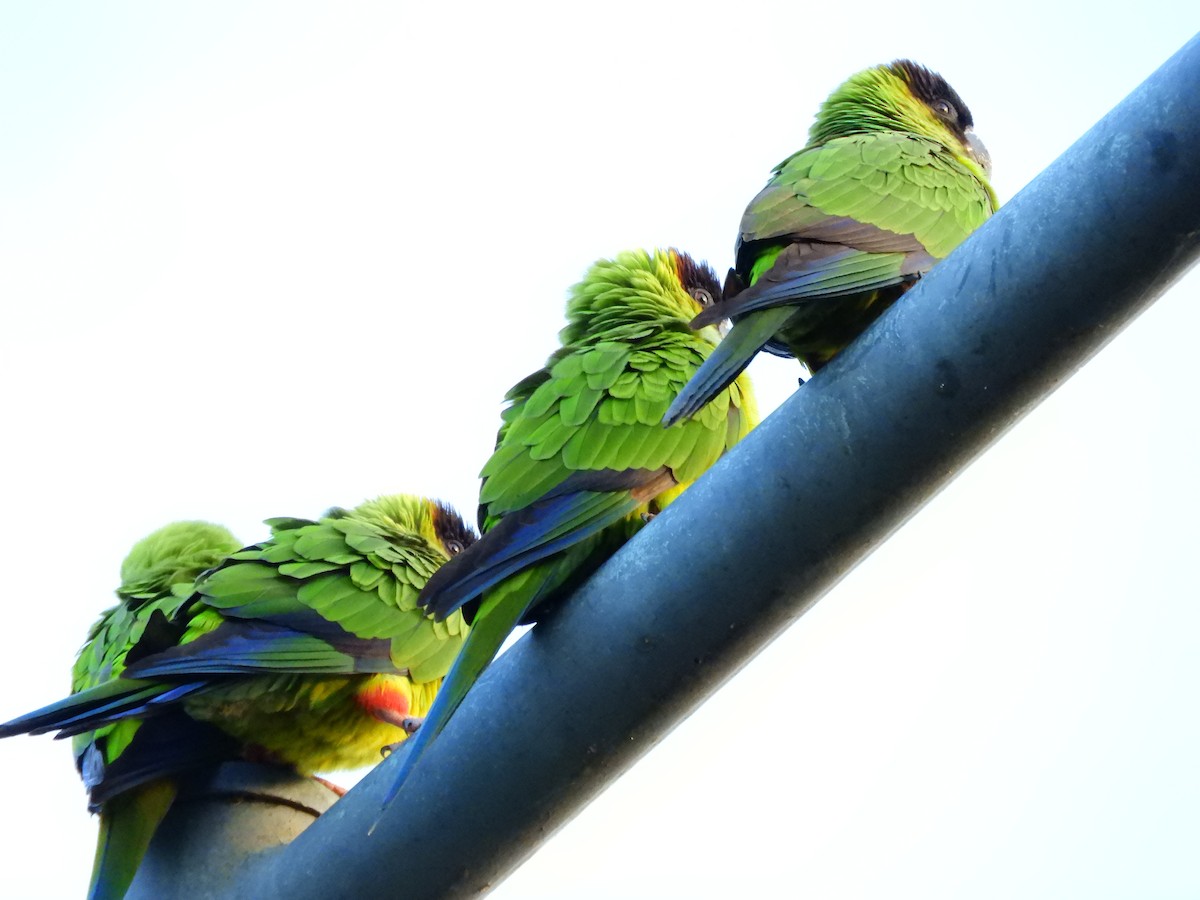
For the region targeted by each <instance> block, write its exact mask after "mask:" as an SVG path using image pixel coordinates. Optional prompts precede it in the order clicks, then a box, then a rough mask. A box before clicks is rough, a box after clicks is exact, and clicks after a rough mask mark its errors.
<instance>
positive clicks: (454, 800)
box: [230, 39, 1200, 900]
mask: <svg viewBox="0 0 1200 900" xmlns="http://www.w3.org/2000/svg"><path fill="white" fill-rule="evenodd" d="M1198 249H1200V40H1197V39H1193V40H1192V41H1191V42H1190V43H1189V44H1188V45H1187V46H1185V47H1184V48H1183V49H1182V50H1181V51H1180V52H1179V53H1177V54H1176V55H1175V56H1174V57H1172V58H1171V59H1170V60H1169V61H1168V62H1167V63H1166V64H1164V65H1163V66H1162V68H1160V69H1159V70H1158V71H1157V72H1156V73H1155V74H1154V75H1152V76H1151V77H1150V78H1149V79H1148V80H1147V81H1146V82H1145V83H1144V84H1143V85H1142V86H1141V87H1139V88H1138V89H1137V90H1136V91H1135V92H1134V93H1133V94H1132V95H1131V96H1130V97H1129V98H1127V99H1126V100H1125V101H1123V102H1122V103H1121V104H1120V105H1119V106H1118V107H1117V108H1116V109H1114V110H1113V111H1112V112H1111V113H1110V114H1109V115H1108V116H1106V117H1105V118H1104V119H1103V120H1102V121H1101V122H1099V123H1098V124H1097V125H1096V126H1095V127H1094V128H1093V129H1091V131H1089V132H1088V133H1087V134H1086V135H1085V136H1084V137H1083V138H1082V139H1080V140H1079V141H1078V142H1077V143H1076V144H1075V145H1074V146H1073V147H1071V149H1070V150H1068V151H1067V152H1066V153H1064V154H1063V156H1062V157H1061V158H1059V159H1058V160H1057V161H1056V162H1055V163H1054V164H1053V165H1051V166H1050V167H1049V168H1048V169H1047V170H1046V171H1045V172H1044V173H1042V175H1040V176H1039V177H1038V178H1037V179H1036V180H1035V181H1034V182H1033V183H1032V184H1031V185H1029V187H1028V188H1026V189H1025V190H1024V191H1022V192H1021V194H1020V195H1019V196H1018V197H1017V198H1015V199H1014V200H1013V201H1012V202H1011V203H1010V204H1008V206H1006V207H1005V208H1004V209H1003V210H1001V211H1000V213H999V214H998V215H997V216H995V217H994V218H993V219H992V220H991V221H990V222H988V223H987V224H986V225H985V226H984V227H983V228H982V229H980V231H979V232H978V233H977V234H976V235H974V236H973V237H972V238H971V239H970V240H969V241H968V242H967V243H966V244H964V245H963V246H962V247H961V248H960V249H959V250H957V251H956V252H955V253H954V254H952V255H951V257H950V258H949V259H947V260H946V261H945V262H944V263H943V264H941V265H940V266H939V267H938V268H937V269H935V270H934V272H933V273H932V274H931V275H930V276H929V277H928V278H926V279H925V281H924V282H923V283H922V284H921V285H920V286H919V287H918V288H917V289H916V290H914V291H912V292H911V293H910V294H908V295H907V296H906V297H905V299H904V300H903V302H901V303H900V304H898V305H897V306H896V307H894V308H893V309H892V310H890V311H889V313H888V314H887V315H885V316H883V317H882V318H881V319H880V320H879V321H878V322H877V323H876V324H875V326H874V327H872V328H871V329H870V331H869V332H868V333H867V334H865V335H864V336H863V337H862V338H861V339H860V340H859V341H857V342H856V343H855V344H854V345H853V346H852V347H850V348H849V349H848V350H847V351H845V353H843V354H842V355H841V356H840V357H839V358H838V359H836V360H834V362H833V363H831V364H830V365H829V366H828V367H827V368H826V369H825V370H824V371H822V372H821V373H820V374H819V375H818V376H817V377H815V378H814V379H812V380H811V381H810V382H809V383H808V384H807V385H806V386H805V387H804V388H803V389H801V390H799V391H798V392H797V393H796V394H795V395H794V396H793V397H792V398H790V399H789V400H788V402H787V403H786V404H784V405H783V406H782V407H781V408H780V409H779V410H778V411H777V412H776V413H775V414H774V415H772V416H770V417H769V419H768V420H767V421H766V422H764V423H763V425H762V426H761V427H760V428H759V429H758V430H756V431H755V433H754V434H752V435H751V436H750V437H749V439H747V440H746V441H745V442H744V443H743V444H742V445H741V446H739V447H737V448H736V449H735V450H734V451H733V452H732V453H731V454H729V456H727V457H726V458H725V459H724V460H723V461H722V462H721V463H720V464H719V465H718V466H717V467H716V468H715V469H714V470H713V471H712V472H710V473H709V474H708V475H707V476H706V477H705V478H703V479H701V481H700V482H699V483H697V484H696V485H695V486H694V487H693V488H692V489H691V490H690V491H689V492H688V493H687V494H686V495H685V496H684V497H683V498H682V499H681V500H679V501H678V502H677V503H676V504H675V505H673V506H672V507H671V508H670V509H669V510H667V512H665V513H664V514H663V515H661V516H659V517H658V519H657V520H656V521H654V522H653V523H651V525H650V526H648V527H647V528H646V529H644V530H643V531H642V533H641V534H639V535H638V536H637V537H636V538H635V539H634V540H633V541H631V542H630V543H629V544H628V545H627V546H626V547H625V548H624V549H623V550H622V551H621V552H620V553H618V554H617V555H616V556H615V557H614V558H613V559H612V560H611V561H610V562H609V563H608V564H607V565H605V566H604V567H603V568H602V569H601V571H600V572H599V573H598V574H597V575H596V576H595V577H594V578H592V579H591V580H590V581H589V582H588V583H587V584H586V585H585V586H584V587H583V588H582V589H581V590H580V591H578V592H577V593H576V595H575V596H574V597H573V598H572V599H571V601H570V602H569V603H567V604H565V605H564V606H563V607H562V608H561V609H560V610H559V611H558V614H556V615H554V616H552V617H550V618H549V619H548V620H547V621H545V622H543V623H542V624H540V625H539V626H538V627H537V628H535V629H534V631H533V632H532V633H531V634H530V635H527V636H526V637H525V638H524V639H522V640H521V641H519V642H518V643H517V645H516V646H515V647H514V648H513V649H512V651H511V652H509V653H508V654H506V655H505V656H504V657H503V658H502V659H501V660H499V661H498V662H497V663H496V664H495V665H494V666H492V667H491V669H490V670H489V671H488V672H487V673H486V674H485V676H484V677H483V678H482V679H481V681H480V682H479V684H478V685H477V686H476V688H475V689H474V690H473V691H472V692H471V694H470V695H469V696H468V698H467V700H466V702H465V703H464V704H463V705H462V707H461V709H460V710H459V712H458V714H457V715H456V716H455V718H454V719H453V721H452V722H451V723H450V725H449V726H448V727H447V728H446V730H445V732H444V733H443V734H442V736H441V738H440V739H439V741H438V743H437V744H436V745H435V746H434V747H432V748H431V749H430V751H429V752H428V753H427V754H426V755H425V757H424V759H423V760H422V762H421V765H420V766H419V767H418V769H417V770H415V771H414V773H413V775H412V778H411V779H410V781H409V782H408V784H406V786H405V787H404V789H403V790H402V792H401V793H400V795H399V797H398V798H397V802H396V803H395V804H393V805H392V807H390V808H389V809H388V811H387V812H386V814H385V815H384V816H383V818H382V820H381V821H380V822H379V824H378V827H377V828H376V829H375V831H374V832H373V833H371V834H370V835H368V831H369V830H370V828H371V826H372V824H373V823H374V822H375V820H376V818H377V816H378V815H379V798H380V796H381V794H382V793H383V790H384V787H385V785H386V784H387V783H388V782H389V780H390V778H391V777H392V775H393V773H394V770H395V766H394V765H392V764H390V763H385V764H384V765H381V766H380V767H379V768H378V769H377V770H376V771H375V772H373V773H372V774H371V775H370V776H369V777H368V778H367V779H366V780H365V781H364V782H363V783H362V784H361V785H360V786H359V787H358V788H356V789H355V790H354V791H352V792H351V793H350V794H349V795H348V796H347V797H346V798H345V799H344V800H342V801H341V802H339V803H337V804H336V805H335V806H334V807H333V809H331V810H330V811H329V812H328V813H326V814H325V815H324V816H322V817H321V819H320V820H318V821H317V822H316V823H315V824H314V825H313V826H312V827H310V828H309V829H308V830H307V831H306V832H304V833H303V834H302V835H300V836H299V837H298V838H297V839H296V840H295V841H294V842H293V843H292V844H291V845H290V846H288V847H287V848H285V849H283V850H281V851H279V852H277V853H275V854H273V855H272V856H271V857H267V858H264V859H262V860H261V865H259V866H258V867H257V868H256V869H255V870H254V871H253V872H250V873H247V875H246V877H245V878H243V879H242V880H241V881H240V882H239V883H238V884H237V885H236V887H235V888H231V890H230V895H231V896H254V897H267V896H278V897H289V898H292V900H298V898H309V897H311V898H323V900H324V898H331V897H366V896H378V897H408V898H421V900H424V898H434V897H439V898H440V897H460V896H473V895H476V894H479V893H480V892H483V891H486V889H487V888H489V887H491V886H494V885H495V884H497V883H498V882H499V881H500V880H501V879H503V878H504V877H505V876H506V875H507V874H508V873H509V872H510V871H512V870H513V869H514V868H515V867H516V866H517V865H519V864H520V863H521V861H522V860H523V859H525V858H526V857H527V856H528V855H529V854H531V853H532V852H533V851H534V850H535V849H536V848H537V847H538V845H539V844H540V843H541V842H542V841H543V840H545V839H546V838H547V837H548V836H549V835H551V834H552V833H553V832H554V831H555V830H556V829H557V828H559V827H561V826H562V825H563V823H565V822H566V821H567V820H569V819H570V818H571V817H572V816H573V815H574V814H575V813H576V812H577V811H578V810H579V809H580V808H581V807H583V806H584V805H585V804H586V803H587V802H588V801H589V800H591V799H592V798H593V797H594V796H595V795H596V794H597V793H598V792H599V791H600V790H601V789H602V788H603V787H604V786H605V785H606V784H607V783H608V782H609V781H611V780H612V779H613V778H616V777H617V776H618V775H619V774H620V773H621V772H622V771H624V770H625V769H626V768H627V767H628V766H630V765H631V764H632V763H633V762H634V761H635V760H636V759H637V758H638V757H639V756H641V755H642V754H643V753H645V752H646V751H647V750H648V749H649V748H650V747H651V746H653V745H654V744H655V743H656V742H657V741H658V740H659V739H660V738H661V737H662V736H663V735H664V734H665V733H666V732H667V731H669V730H670V729H671V728H672V727H673V726H674V725H675V724H676V723H677V722H679V721H680V720H681V719H682V718H683V717H684V716H686V715H687V714H688V712H689V711H691V710H692V709H693V708H694V707H695V706H696V705H697V704H699V703H700V702H702V701H703V700H704V699H705V698H706V697H707V696H708V695H709V694H711V693H712V692H713V691H714V690H715V689H716V688H717V687H719V686H720V685H721V684H722V683H723V682H724V681H725V680H726V679H728V678H729V677H730V676H731V675H732V674H733V673H734V672H735V671H737V670H738V669H739V668H740V667H741V666H743V665H744V664H745V663H746V662H747V660H749V659H750V658H751V657H752V656H754V654H755V653H757V652H758V651H759V650H760V649H761V648H762V647H763V646H764V645H765V644H766V643H767V642H768V641H770V640H771V639H772V638H773V637H775V636H776V635H777V634H779V633H780V631H782V630H783V629H784V628H786V627H787V626H788V625H790V624H791V623H792V622H794V621H795V620H796V619H797V618H798V617H799V616H800V615H801V614H802V613H803V612H804V611H805V610H806V609H808V608H809V607H810V606H811V605H812V604H813V603H815V602H816V601H817V599H818V598H819V597H821V595H822V594H824V593H825V592H826V591H827V590H829V588H830V587H831V586H832V585H833V584H835V583H836V582H837V581H838V580H839V579H840V578H841V577H842V576H843V575H845V574H846V572H847V571H849V570H850V569H851V568H852V567H853V566H854V565H855V564H856V563H857V562H858V561H859V560H861V559H862V558H863V557H865V556H866V555H867V554H868V553H870V552H871V551H872V550H873V549H874V548H875V547H877V546H878V545H879V544H880V542H881V541H883V540H884V539H885V538H886V537H887V536H888V535H889V534H891V533H892V532H893V531H894V530H895V529H896V528H897V527H899V526H900V525H901V524H902V523H903V522H904V521H905V520H906V519H907V518H908V517H909V516H911V515H912V514H913V513H914V512H915V511H916V510H917V509H918V508H919V507H920V506H921V505H922V504H923V503H924V502H925V501H927V500H928V499H929V498H930V497H931V496H932V495H933V494H934V493H936V492H937V491H938V490H939V489H940V488H941V487H942V486H944V485H945V484H946V483H947V482H949V481H950V479H951V478H953V477H954V475H955V474H956V473H957V472H958V471H960V470H961V469H962V467H963V466H965V465H966V464H967V463H969V462H970V461H971V460H972V459H973V458H974V457H975V456H976V455H978V454H979V453H980V452H981V451H982V450H983V449H984V448H986V447H987V446H988V445H989V444H990V443H992V442H993V441H994V440H996V438H998V437H999V436H1000V435H1001V434H1003V433H1004V431H1005V430H1006V429H1007V428H1009V427H1010V426H1011V425H1012V424H1013V423H1014V422H1015V421H1016V420H1017V419H1019V418H1020V417H1021V416H1022V415H1024V414H1025V413H1026V412H1027V411H1028V410H1029V409H1030V408H1031V407H1032V406H1033V405H1034V404H1035V403H1037V402H1038V401H1039V400H1040V399H1041V398H1043V397H1045V396H1046V395H1047V394H1049V393H1050V392H1051V391H1052V390H1054V388H1055V387H1057V386H1058V385H1059V384H1060V383H1061V382H1062V381H1063V380H1064V379H1066V378H1067V377H1068V376H1069V375H1070V374H1071V373H1072V372H1073V371H1074V370H1075V369H1077V368H1078V367H1079V366H1080V365H1082V364H1083V363H1084V362H1085V361H1086V360H1087V359H1088V358H1089V357H1091V356H1092V355H1093V354H1094V353H1095V352H1096V351H1097V350H1099V349H1100V348H1101V347H1102V346H1103V345H1104V344H1105V343H1107V342H1108V341H1109V340H1110V339H1111V338H1112V337H1113V336H1114V335H1115V334H1116V333H1117V332H1118V331H1120V329H1121V328H1122V327H1123V326H1124V325H1125V324H1126V323H1128V322H1129V320H1130V319H1132V318H1133V317H1134V316H1135V315H1137V313H1138V312H1140V311H1141V310H1142V309H1143V308H1145V307H1146V306H1147V305H1148V304H1149V303H1150V302H1152V301H1153V300H1154V299H1155V298H1156V297H1157V296H1158V295H1159V294H1161V293H1162V291H1164V290H1165V289H1166V288H1167V287H1168V286H1169V285H1170V284H1171V282H1172V281H1174V280H1175V279H1176V278H1177V277H1178V276H1179V275H1180V274H1181V273H1182V272H1183V271H1184V270H1185V269H1186V268H1187V267H1188V266H1189V265H1190V264H1191V262H1192V261H1193V260H1194V259H1195V257H1196V255H1197V251H1198ZM1181 365H1182V363H1181ZM814 524H816V525H818V526H819V527H813V525H814Z"/></svg>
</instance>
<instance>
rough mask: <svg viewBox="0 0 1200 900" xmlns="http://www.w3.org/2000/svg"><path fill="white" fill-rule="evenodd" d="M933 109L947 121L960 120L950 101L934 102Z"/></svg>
mask: <svg viewBox="0 0 1200 900" xmlns="http://www.w3.org/2000/svg"><path fill="white" fill-rule="evenodd" d="M931 108H932V109H933V111H934V112H935V113H937V114H938V115H939V116H943V117H945V118H947V119H957V118H958V115H957V114H956V113H955V111H954V106H953V105H952V104H951V103H950V101H949V100H934V101H933V103H932V104H931Z"/></svg>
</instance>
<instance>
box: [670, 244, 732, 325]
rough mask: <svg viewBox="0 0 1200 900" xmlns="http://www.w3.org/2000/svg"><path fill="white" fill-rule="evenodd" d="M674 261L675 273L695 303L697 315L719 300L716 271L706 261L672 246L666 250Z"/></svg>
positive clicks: (719, 283)
mask: <svg viewBox="0 0 1200 900" xmlns="http://www.w3.org/2000/svg"><path fill="white" fill-rule="evenodd" d="M667 252H668V253H669V254H670V255H671V258H672V260H673V261H674V263H675V274H676V276H677V277H678V278H679V284H680V286H681V287H682V288H683V290H684V292H685V293H686V294H687V295H688V296H689V297H691V298H692V300H693V302H695V304H696V314H697V315H699V314H700V313H701V312H703V311H704V310H706V309H708V308H709V307H710V306H712V305H713V304H714V303H719V302H721V282H720V281H718V280H717V273H716V272H714V271H713V269H712V266H710V265H709V264H708V263H706V262H703V261H701V262H697V261H696V260H694V259H692V257H690V256H689V255H688V254H686V253H684V252H683V251H682V250H676V249H675V248H674V247H672V248H671V249H670V250H668V251H667Z"/></svg>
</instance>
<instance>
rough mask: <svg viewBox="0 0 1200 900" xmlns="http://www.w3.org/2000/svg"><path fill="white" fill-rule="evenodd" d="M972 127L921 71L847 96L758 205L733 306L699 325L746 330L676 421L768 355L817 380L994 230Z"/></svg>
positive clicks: (856, 83) (737, 270) (903, 71)
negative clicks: (975, 239) (922, 281)
mask: <svg viewBox="0 0 1200 900" xmlns="http://www.w3.org/2000/svg"><path fill="white" fill-rule="evenodd" d="M973 125H974V120H973V119H972V117H971V112H970V110H968V109H967V106H966V104H965V103H964V102H963V101H962V98H961V97H959V96H958V94H957V93H956V92H955V91H954V89H953V88H952V87H950V85H949V84H948V83H947V82H946V80H945V79H943V78H942V77H941V76H940V75H937V74H936V73H934V72H931V71H929V70H928V69H926V68H924V67H923V66H920V65H917V64H916V63H914V62H911V61H909V60H897V61H896V62H893V63H889V64H887V65H883V66H876V67H874V68H871V69H866V70H864V71H862V72H858V73H857V74H855V75H852V76H851V77H850V78H849V79H848V80H847V81H846V82H845V83H843V84H842V85H841V86H840V87H838V88H837V90H835V91H834V92H833V94H831V95H830V97H829V98H828V99H827V100H826V101H825V102H824V103H823V104H822V106H821V108H820V110H819V111H818V112H817V117H816V121H815V122H814V124H813V126H812V129H811V130H810V132H809V136H808V144H807V146H805V147H804V149H803V150H800V151H799V152H798V153H796V154H794V155H792V156H790V157H788V159H786V160H784V162H782V163H781V164H780V165H779V166H778V167H776V169H775V171H774V174H773V175H772V177H771V180H770V181H769V182H768V183H767V186H766V187H765V188H763V190H762V191H761V192H760V193H759V194H758V196H757V197H755V198H754V199H753V200H752V201H751V202H750V205H749V206H748V207H747V208H746V212H745V214H744V215H743V217H742V223H741V229H740V233H739V235H738V239H737V244H736V247H735V255H736V259H735V266H734V268H733V269H732V270H731V271H730V274H729V278H728V279H727V280H726V284H725V296H724V299H723V300H722V302H720V303H717V304H714V305H713V306H712V307H710V308H709V309H706V310H705V311H704V312H702V313H701V314H700V315H699V316H697V317H696V321H695V322H694V323H693V324H694V325H695V326H696V327H704V326H707V325H710V324H713V323H715V322H718V321H720V320H721V319H725V318H729V319H732V320H733V322H734V324H733V328H732V329H731V330H730V332H729V334H728V335H727V336H726V338H725V340H724V342H723V343H722V344H721V346H720V347H719V348H718V350H717V352H716V353H714V354H713V355H712V356H710V357H709V359H708V360H707V362H706V363H705V364H704V366H702V367H701V370H700V372H699V373H698V374H697V375H696V376H695V377H694V378H693V379H692V380H691V381H690V382H689V383H688V385H687V387H686V388H684V390H683V391H682V392H681V393H680V395H679V396H678V397H677V398H676V399H675V401H674V402H673V403H672V404H671V408H670V410H669V411H668V412H667V415H666V417H665V418H664V420H663V423H664V424H665V425H670V424H672V423H674V422H677V421H679V420H680V419H685V418H687V417H688V416H691V415H694V414H695V413H696V411H697V410H699V409H700V408H701V407H703V406H704V404H705V403H707V402H708V401H709V399H710V398H711V397H713V396H715V395H716V394H717V392H718V391H720V390H721V389H722V388H723V387H724V386H725V385H726V384H728V383H729V382H730V381H731V380H732V379H733V378H734V377H736V376H737V374H738V373H739V372H741V371H742V369H744V368H745V367H746V365H747V364H748V363H749V362H750V360H751V359H753V357H754V355H755V354H756V353H758V351H759V350H760V349H763V348H764V347H765V348H766V349H768V350H770V351H771V352H776V353H781V354H782V355H791V356H794V357H796V358H797V359H798V360H800V362H801V363H803V364H804V365H805V366H806V367H807V368H808V370H809V371H810V372H816V371H817V370H818V369H820V368H821V366H823V365H824V364H825V363H827V362H828V361H829V360H830V359H832V358H833V356H834V355H835V354H837V353H838V352H839V351H840V350H841V349H842V348H843V347H845V346H846V345H847V344H848V343H850V341H852V340H853V339H854V338H855V337H857V336H858V335H859V334H861V333H862V331H863V330H864V329H865V328H866V327H867V326H868V325H870V324H871V322H873V321H874V320H875V319H876V318H877V317H878V316H879V315H880V314H881V313H882V312H883V311H884V310H885V309H887V308H888V307H889V306H890V305H891V304H892V303H894V302H895V301H896V299H897V298H898V297H900V296H901V295H902V294H903V293H904V292H905V291H906V290H908V289H909V288H910V287H912V285H913V284H914V283H915V282H916V281H917V280H918V279H919V278H920V277H921V275H922V274H924V273H925V272H928V271H929V270H930V269H931V268H932V267H933V266H934V264H936V263H937V262H938V261H939V260H941V259H943V258H944V257H945V256H946V255H947V254H949V253H950V251H951V250H953V249H954V248H955V247H957V246H958V245H959V244H960V243H962V241H963V240H964V239H965V238H966V237H967V235H969V234H970V233H971V232H972V231H974V230H975V229H976V228H978V227H979V226H980V225H981V224H983V222H984V221H985V220H986V219H987V218H988V217H989V216H991V214H992V213H993V212H994V211H995V209H996V208H997V206H998V203H997V201H996V195H995V193H994V192H993V191H992V187H991V185H990V183H989V181H988V177H989V174H990V170H991V160H990V158H989V156H988V154H987V150H986V149H984V146H983V144H982V142H980V141H979V139H978V138H976V137H975V134H974V130H973Z"/></svg>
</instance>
